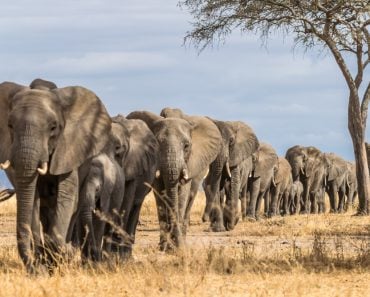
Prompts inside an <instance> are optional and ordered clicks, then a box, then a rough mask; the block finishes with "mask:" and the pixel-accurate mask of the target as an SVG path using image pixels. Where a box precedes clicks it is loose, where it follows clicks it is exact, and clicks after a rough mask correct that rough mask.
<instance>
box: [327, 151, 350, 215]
mask: <svg viewBox="0 0 370 297" xmlns="http://www.w3.org/2000/svg"><path fill="white" fill-rule="evenodd" d="M325 157H326V159H327V160H328V163H329V168H328V172H327V177H326V181H327V184H326V191H327V193H328V195H329V198H330V212H332V213H336V212H343V211H344V198H345V195H346V185H347V182H348V174H349V170H348V165H347V161H345V160H344V159H342V158H341V157H339V156H337V155H336V154H334V153H329V154H325Z"/></svg>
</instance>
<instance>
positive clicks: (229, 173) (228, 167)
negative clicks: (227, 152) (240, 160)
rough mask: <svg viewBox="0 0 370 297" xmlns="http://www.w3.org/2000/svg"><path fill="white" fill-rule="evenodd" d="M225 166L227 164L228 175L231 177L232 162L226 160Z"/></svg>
mask: <svg viewBox="0 0 370 297" xmlns="http://www.w3.org/2000/svg"><path fill="white" fill-rule="evenodd" d="M225 166H226V173H227V176H228V177H229V178H231V171H230V164H229V161H227V162H226V164H225Z"/></svg>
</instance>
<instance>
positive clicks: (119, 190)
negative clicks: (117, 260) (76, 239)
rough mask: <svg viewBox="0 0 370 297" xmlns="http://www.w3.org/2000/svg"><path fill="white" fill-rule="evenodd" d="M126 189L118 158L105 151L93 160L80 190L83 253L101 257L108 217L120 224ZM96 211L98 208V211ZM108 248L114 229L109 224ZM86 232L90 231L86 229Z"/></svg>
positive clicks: (95, 258) (96, 258)
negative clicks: (111, 156)
mask: <svg viewBox="0 0 370 297" xmlns="http://www.w3.org/2000/svg"><path fill="white" fill-rule="evenodd" d="M124 191H125V178H124V173H123V169H122V167H121V166H120V165H119V164H118V163H117V162H116V160H115V159H112V158H110V157H109V156H108V155H107V154H105V153H102V154H99V155H98V156H96V157H94V158H93V159H92V160H91V164H90V166H89V172H88V175H87V177H86V178H85V181H84V183H83V186H82V188H81V191H80V208H81V211H80V218H81V223H82V227H83V229H82V231H85V232H82V235H83V237H82V238H83V239H84V241H82V243H83V245H84V246H83V255H84V257H85V258H90V259H92V260H96V261H98V260H101V257H102V245H103V235H104V233H105V228H106V227H108V226H106V220H107V219H108V220H109V222H112V223H113V224H114V225H115V226H116V227H121V215H122V213H120V208H121V205H122V201H123V195H124ZM96 211H97V212H96ZM108 229H109V231H108V234H106V235H107V238H108V240H106V242H105V251H106V252H110V251H111V249H110V246H111V243H112V240H113V238H112V234H113V232H112V231H113V229H112V228H109V227H108ZM86 232H87V233H86Z"/></svg>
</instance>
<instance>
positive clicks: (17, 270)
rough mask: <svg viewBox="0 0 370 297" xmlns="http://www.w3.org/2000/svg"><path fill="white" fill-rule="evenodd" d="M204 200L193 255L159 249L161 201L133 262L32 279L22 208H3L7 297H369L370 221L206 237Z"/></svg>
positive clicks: (284, 222)
mask: <svg viewBox="0 0 370 297" xmlns="http://www.w3.org/2000/svg"><path fill="white" fill-rule="evenodd" d="M203 202H204V197H203V196H202V195H199V197H198V198H197V203H196V204H195V206H194V210H193V213H192V224H191V226H190V230H189V233H188V237H187V243H188V245H187V248H186V249H185V250H183V251H180V252H178V253H176V254H165V253H162V252H160V251H158V249H157V244H158V239H159V235H158V229H157V219H156V210H155V204H154V199H153V197H152V196H149V197H148V199H147V201H146V202H145V205H144V206H143V211H142V217H141V225H140V226H139V230H138V234H137V240H136V244H135V247H134V256H133V259H132V260H130V261H128V262H127V263H117V262H115V261H111V262H110V263H103V264H100V265H86V266H84V267H82V266H81V264H80V261H79V258H78V255H76V258H75V259H74V260H73V261H71V263H68V264H64V265H62V266H61V267H60V269H59V270H58V271H57V272H56V273H55V274H54V275H53V276H51V277H50V276H48V275H46V274H44V275H43V274H41V275H40V276H37V277H29V276H27V275H26V273H25V271H24V269H23V266H22V264H21V263H20V261H19V258H18V255H17V252H16V247H15V201H14V198H12V200H10V201H8V202H5V203H3V204H0V229H1V230H0V296H102V295H103V296H370V282H369V281H368V280H369V277H370V247H369V245H370V239H369V238H370V237H369V235H370V228H369V226H370V218H369V217H352V216H351V214H343V215H330V214H324V215H301V216H292V217H286V218H276V219H271V220H262V221H260V222H256V223H251V222H240V223H239V224H238V225H237V226H236V228H235V230H234V231H232V232H222V233H210V232H207V231H206V230H207V227H208V226H207V224H203V223H202V222H201V221H200V217H201V213H202V211H203V207H204V205H203Z"/></svg>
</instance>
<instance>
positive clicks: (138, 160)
mask: <svg viewBox="0 0 370 297" xmlns="http://www.w3.org/2000/svg"><path fill="white" fill-rule="evenodd" d="M112 120H113V124H119V125H121V126H122V127H124V128H125V129H127V131H128V132H129V134H130V138H129V149H128V152H127V155H126V156H125V157H124V158H122V160H121V162H120V164H121V166H122V168H123V170H124V173H125V179H126V183H125V184H126V185H125V195H124V198H123V203H122V206H121V213H123V219H122V221H123V222H122V224H123V230H124V231H125V232H126V233H127V234H128V235H129V236H130V237H131V241H128V242H127V241H126V242H125V241H124V244H123V245H122V246H121V247H120V254H121V255H122V256H125V257H127V256H130V255H131V251H132V243H133V242H134V241H135V233H136V227H137V224H138V221H139V215H140V210H141V206H142V204H143V202H144V198H145V196H146V195H147V194H148V193H149V192H150V190H151V188H150V186H151V185H152V183H153V180H154V178H155V173H156V170H157V166H158V158H159V145H158V142H157V139H156V138H155V136H154V134H153V133H152V131H151V130H150V129H149V128H148V126H147V124H146V123H145V122H144V121H142V120H139V119H126V118H125V117H124V116H122V115H118V116H116V117H113V118H112Z"/></svg>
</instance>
